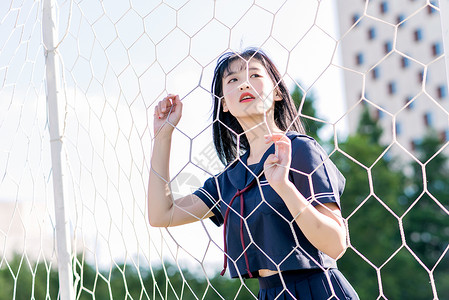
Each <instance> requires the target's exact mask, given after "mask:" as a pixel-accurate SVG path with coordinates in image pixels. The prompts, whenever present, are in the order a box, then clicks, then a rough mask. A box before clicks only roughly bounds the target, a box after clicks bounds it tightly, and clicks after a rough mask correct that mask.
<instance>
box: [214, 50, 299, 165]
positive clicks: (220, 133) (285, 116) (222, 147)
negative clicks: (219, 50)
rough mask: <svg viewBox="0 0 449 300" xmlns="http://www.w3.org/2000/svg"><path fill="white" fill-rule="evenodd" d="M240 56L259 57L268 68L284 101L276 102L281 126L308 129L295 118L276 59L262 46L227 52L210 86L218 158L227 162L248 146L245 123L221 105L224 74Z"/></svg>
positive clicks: (226, 163) (276, 110) (277, 116)
mask: <svg viewBox="0 0 449 300" xmlns="http://www.w3.org/2000/svg"><path fill="white" fill-rule="evenodd" d="M239 59H240V60H244V61H247V62H248V61H249V60H250V59H257V61H258V62H260V63H261V64H262V65H263V66H264V67H265V69H266V70H267V73H268V74H269V76H270V78H271V80H272V81H273V83H274V86H275V89H277V90H278V92H279V94H280V96H281V97H282V100H281V101H275V104H274V121H275V123H276V125H277V126H278V127H279V129H281V130H282V131H287V129H289V130H293V131H297V132H299V133H304V132H305V131H304V127H303V125H302V123H301V120H300V119H299V117H298V118H295V117H296V114H297V112H296V108H295V104H294V102H293V99H292V97H291V96H290V93H289V91H288V88H287V86H286V85H285V83H284V81H283V80H282V76H281V74H280V72H279V70H278V69H277V68H276V66H275V65H274V63H273V61H272V60H271V59H270V58H269V57H268V56H267V55H266V54H265V53H264V52H263V51H261V50H260V49H254V48H248V49H246V50H244V51H243V52H241V53H236V52H227V53H225V54H223V55H222V56H220V58H219V59H218V61H217V66H216V67H215V71H214V77H213V80H212V89H211V90H212V97H213V101H214V112H213V120H214V123H213V125H212V126H213V127H212V130H213V139H214V145H215V150H216V151H217V154H218V158H219V159H220V161H221V162H222V163H223V164H224V165H228V164H229V163H231V162H232V161H234V160H235V159H236V157H238V154H239V153H238V152H240V153H242V152H243V151H245V150H248V149H249V142H248V139H247V138H246V135H245V134H242V133H243V128H242V126H241V125H240V123H239V122H238V121H237V119H236V118H235V117H234V116H233V115H232V114H231V113H230V112H229V111H227V112H224V111H223V109H222V105H221V100H222V98H223V75H224V74H225V72H230V66H231V63H232V62H234V61H236V60H239ZM236 134H237V135H236Z"/></svg>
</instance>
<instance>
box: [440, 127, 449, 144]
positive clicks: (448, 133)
mask: <svg viewBox="0 0 449 300" xmlns="http://www.w3.org/2000/svg"><path fill="white" fill-rule="evenodd" d="M440 139H441V142H443V143H445V142H447V141H449V129H446V130H443V131H441V133H440Z"/></svg>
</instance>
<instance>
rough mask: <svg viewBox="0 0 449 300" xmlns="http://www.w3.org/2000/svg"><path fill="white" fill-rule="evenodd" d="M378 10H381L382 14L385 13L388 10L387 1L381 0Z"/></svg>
mask: <svg viewBox="0 0 449 300" xmlns="http://www.w3.org/2000/svg"><path fill="white" fill-rule="evenodd" d="M380 12H381V13H382V14H385V13H387V12H388V2H387V1H382V2H381V3H380Z"/></svg>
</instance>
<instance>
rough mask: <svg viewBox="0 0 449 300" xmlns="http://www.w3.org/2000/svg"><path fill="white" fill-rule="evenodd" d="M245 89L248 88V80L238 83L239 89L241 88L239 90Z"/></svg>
mask: <svg viewBox="0 0 449 300" xmlns="http://www.w3.org/2000/svg"><path fill="white" fill-rule="evenodd" d="M246 89H249V84H248V82H244V83H242V84H241V85H240V90H241V91H243V90H246Z"/></svg>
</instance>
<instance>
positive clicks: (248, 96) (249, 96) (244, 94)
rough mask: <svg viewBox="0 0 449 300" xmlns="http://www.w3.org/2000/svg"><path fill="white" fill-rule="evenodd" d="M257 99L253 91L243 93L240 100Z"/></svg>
mask: <svg viewBox="0 0 449 300" xmlns="http://www.w3.org/2000/svg"><path fill="white" fill-rule="evenodd" d="M254 99H255V97H254V96H253V94H251V93H243V94H241V95H240V102H241V103H243V102H250V101H253V100H254Z"/></svg>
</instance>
